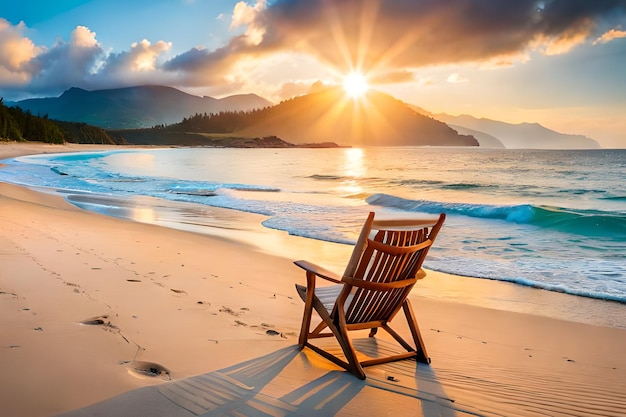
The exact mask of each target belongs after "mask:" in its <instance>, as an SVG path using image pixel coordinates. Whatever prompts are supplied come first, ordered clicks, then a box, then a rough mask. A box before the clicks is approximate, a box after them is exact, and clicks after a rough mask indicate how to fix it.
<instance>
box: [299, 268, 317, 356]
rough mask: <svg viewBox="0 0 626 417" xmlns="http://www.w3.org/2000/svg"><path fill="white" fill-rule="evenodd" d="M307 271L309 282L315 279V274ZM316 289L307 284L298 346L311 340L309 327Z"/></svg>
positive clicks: (302, 345)
mask: <svg viewBox="0 0 626 417" xmlns="http://www.w3.org/2000/svg"><path fill="white" fill-rule="evenodd" d="M309 275H313V274H311V273H310V272H307V283H308V282H310V281H311V280H313V281H314V280H315V275H313V276H309ZM314 297H315V290H314V289H311V288H310V287H309V286H307V291H306V300H305V301H304V313H303V314H302V327H300V337H299V338H298V346H299V347H300V349H303V348H304V346H305V345H306V344H307V341H308V340H309V328H310V327H311V316H312V314H313V298H314Z"/></svg>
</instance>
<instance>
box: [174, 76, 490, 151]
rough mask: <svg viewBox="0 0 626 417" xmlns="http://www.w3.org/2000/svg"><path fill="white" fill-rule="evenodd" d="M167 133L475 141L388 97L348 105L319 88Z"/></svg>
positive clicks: (397, 142) (356, 141) (342, 96)
mask: <svg viewBox="0 0 626 417" xmlns="http://www.w3.org/2000/svg"><path fill="white" fill-rule="evenodd" d="M170 128H171V129H178V130H180V131H185V132H204V133H206V132H216V133H228V134H232V135H236V136H241V137H267V136H278V137H280V138H281V139H283V140H286V141H288V142H290V143H294V144H310V143H325V142H333V143H337V144H339V145H341V146H478V141H477V140H476V139H475V138H474V137H472V136H470V135H460V134H459V133H458V132H456V131H455V130H454V129H451V128H450V127H449V126H448V125H446V124H445V123H443V122H440V121H438V120H435V119H433V118H431V117H427V116H423V115H421V114H419V113H417V112H415V111H414V110H412V109H411V108H409V107H407V105H406V104H405V103H403V102H401V101H399V100H396V99H395V98H393V97H391V96H389V95H387V94H383V93H379V92H375V91H369V92H367V94H366V95H364V96H363V97H361V98H358V99H352V98H349V97H347V96H346V93H345V91H344V90H343V89H342V88H340V87H321V86H318V87H317V88H315V89H313V90H312V91H311V92H310V93H309V94H307V95H303V96H298V97H294V98H291V99H289V100H285V101H283V102H281V103H280V104H277V105H275V106H271V107H266V108H263V109H258V110H254V111H251V112H247V113H245V114H234V115H225V116H223V117H220V116H209V117H200V118H191V119H187V120H184V121H183V122H181V123H179V124H178V125H176V126H171V127H168V128H167V129H166V130H169V129H170Z"/></svg>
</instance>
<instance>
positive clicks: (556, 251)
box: [0, 147, 626, 305]
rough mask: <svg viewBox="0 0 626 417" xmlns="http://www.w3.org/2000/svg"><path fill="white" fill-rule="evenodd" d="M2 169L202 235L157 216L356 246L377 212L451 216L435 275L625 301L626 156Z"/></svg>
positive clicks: (369, 157)
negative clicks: (223, 215)
mask: <svg viewBox="0 0 626 417" xmlns="http://www.w3.org/2000/svg"><path fill="white" fill-rule="evenodd" d="M2 163H3V164H6V166H5V167H4V168H3V169H0V181H5V182H11V183H16V184H21V185H26V186H31V187H45V188H46V189H50V190H55V191H54V192H61V193H63V194H64V195H65V197H66V198H67V199H68V201H70V202H71V203H73V204H75V205H76V206H78V207H81V208H83V209H87V210H94V211H98V212H101V213H104V214H108V215H113V216H118V217H126V218H130V219H133V220H137V221H146V222H152V223H160V224H163V225H166V226H169V227H180V228H185V229H187V230H189V229H191V230H195V231H199V232H203V230H205V229H206V228H207V227H211V226H210V225H208V223H207V222H206V219H203V216H204V214H203V213H204V212H203V211H202V210H193V209H189V210H182V211H181V210H169V211H167V210H166V211H161V212H159V211H158V210H156V211H155V207H158V206H162V207H166V206H168V205H169V206H171V207H174V206H175V207H182V206H181V204H182V205H184V206H185V207H188V208H189V207H196V208H201V207H206V206H214V207H221V208H227V209H232V210H238V211H243V212H249V213H257V214H261V215H264V216H266V219H265V221H264V222H263V226H264V227H265V228H269V229H277V230H281V231H285V232H288V233H289V234H292V235H297V236H302V237H305V238H309V239H317V240H323V241H328V242H336V243H340V244H346V245H350V244H353V243H354V241H355V240H356V235H357V233H358V232H359V228H360V226H361V224H362V222H363V220H364V219H365V217H366V215H367V213H368V212H369V211H376V212H377V215H379V216H399V215H405V214H410V215H417V214H428V215H431V214H437V213H440V212H445V213H446V214H447V220H446V224H445V225H444V228H443V229H442V232H441V233H440V235H439V237H438V239H437V242H436V243H435V246H434V247H433V248H432V250H431V252H430V254H429V258H427V260H426V262H425V267H426V268H428V269H431V270H436V271H441V272H446V273H452V274H456V275H462V276H467V277H473V278H486V279H491V280H497V281H506V282H510V283H514V284H516V285H519V286H525V287H533V288H539V289H543V290H548V291H554V292H561V293H567V294H572V295H575V296H579V297H584V298H590V299H598V300H606V301H607V302H614V303H618V304H622V305H624V304H626V150H609V149H607V150H491V149H476V148H422V147H393V148H391V147H389V148H333V149H300V148H298V149H223V148H166V149H120V150H113V151H107V152H90V153H75V154H43V155H35V156H28V157H19V158H15V159H9V160H5V161H2ZM98 196H99V197H100V198H96V197H98ZM155 202H158V203H155ZM147 206H150V207H152V209H151V210H152V211H150V213H149V215H146V210H145V207H147ZM142 207H143V209H142ZM155 212H156V213H157V214H156V215H155ZM166 212H167V213H170V214H169V215H166V214H164V213H166ZM159 213H161V214H159ZM171 213H178V215H176V216H172V215H171ZM194 213H195V214H194ZM339 272H340V271H339Z"/></svg>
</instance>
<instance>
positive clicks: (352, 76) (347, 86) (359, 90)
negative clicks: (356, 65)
mask: <svg viewBox="0 0 626 417" xmlns="http://www.w3.org/2000/svg"><path fill="white" fill-rule="evenodd" d="M343 89H344V90H345V91H346V94H348V95H349V96H350V97H352V98H359V97H361V96H363V94H365V93H366V92H367V90H369V85H368V84H367V78H366V77H365V75H363V74H361V73H360V72H351V73H349V74H348V75H346V76H345V77H344V79H343Z"/></svg>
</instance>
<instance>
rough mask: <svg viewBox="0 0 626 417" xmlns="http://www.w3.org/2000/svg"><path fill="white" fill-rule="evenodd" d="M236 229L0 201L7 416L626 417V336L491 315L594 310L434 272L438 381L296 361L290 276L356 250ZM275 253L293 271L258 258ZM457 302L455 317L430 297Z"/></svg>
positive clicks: (425, 307) (1, 153)
mask: <svg viewBox="0 0 626 417" xmlns="http://www.w3.org/2000/svg"><path fill="white" fill-rule="evenodd" d="M96 149H107V147H105V146H96V145H63V146H59V145H43V144H41V145H39V144H14V143H9V144H2V143H0V160H1V159H6V158H10V157H15V156H18V155H27V154H35V153H43V152H67V151H80V150H96ZM0 169H1V166H0ZM224 215H225V216H232V214H229V213H225V214H224ZM236 216H237V217H236V218H237V222H238V224H239V226H238V230H230V231H226V232H225V231H224V230H219V228H216V231H215V233H214V234H213V235H209V234H199V233H193V232H185V231H180V230H174V229H170V228H165V227H160V226H156V225H149V224H143V223H139V222H133V221H127V220H121V219H117V218H112V217H107V216H104V215H100V214H96V213H92V212H87V211H83V210H80V209H78V208H76V207H74V206H72V205H70V204H69V203H67V202H66V201H65V200H64V199H63V198H62V197H61V196H58V195H53V194H46V193H41V192H37V191H35V190H30V189H27V188H23V187H18V186H15V185H10V184H4V183H0V369H2V378H0V415H2V416H7V417H9V416H11V417H27V416H28V417H47V416H56V415H64V416H68V417H69V416H85V417H86V416H166V415H167V416H174V417H178V416H181V417H182V416H193V415H206V416H209V415H210V416H213V415H215V416H221V415H238V416H265V415H270V416H285V415H294V416H295V415H320V416H327V415H337V416H352V415H354V416H363V415H372V416H378V415H395V416H435V415H443V416H453V415H481V416H546V415H550V416H589V415H598V416H623V415H626V358H625V357H624V348H625V347H626V330H625V329H622V328H615V327H605V326H598V325H593V324H589V322H585V320H579V321H572V320H564V319H562V318H559V317H558V314H556V313H555V314H541V313H542V311H543V309H542V308H541V307H539V308H537V309H536V311H526V312H520V311H513V310H515V308H514V306H511V308H504V307H507V306H502V305H498V304H497V303H487V302H483V301H482V300H484V298H485V294H493V292H500V293H506V292H511V293H515V294H517V295H519V296H520V297H533V296H536V297H537V298H538V299H541V300H542V301H541V303H540V304H538V305H540V306H541V305H543V306H548V305H555V306H556V305H564V304H568V303H569V304H571V303H574V304H575V303H577V302H580V303H581V305H582V304H585V303H589V302H590V301H589V300H584V299H580V298H577V297H572V296H567V295H564V294H557V293H547V292H545V291H540V290H533V289H528V288H520V287H517V286H514V285H512V284H503V283H497V282H493V281H487V280H468V279H464V278H460V277H454V276H448V275H446V274H441V273H438V272H432V271H429V272H428V276H427V277H426V278H425V280H424V284H423V288H424V290H423V291H421V290H420V285H422V284H421V283H420V284H419V285H418V286H416V288H415V289H414V290H413V293H412V295H411V299H412V303H413V306H414V308H415V312H416V315H417V317H418V321H419V324H420V326H421V330H422V335H423V337H424V339H425V343H426V346H427V348H428V352H429V354H430V356H431V358H432V364H431V365H430V366H426V365H422V364H419V365H418V364H416V363H415V362H413V361H403V362H398V363H395V364H388V365H380V366H374V367H371V368H367V369H366V373H367V376H368V378H367V379H366V380H365V381H360V380H358V379H357V378H355V377H353V376H352V375H350V374H347V373H345V372H343V371H342V370H341V369H339V368H337V367H336V366H334V365H332V364H331V363H330V362H327V361H325V360H323V359H322V358H320V357H319V356H317V355H316V354H315V353H313V352H312V351H309V350H308V349H305V350H303V351H299V350H298V349H297V336H298V331H299V327H300V322H301V314H302V308H303V305H302V302H301V301H300V299H299V298H298V297H297V294H296V291H295V289H294V284H295V283H300V284H303V283H305V277H304V273H303V272H302V271H301V270H300V269H298V268H297V267H295V266H294V265H293V260H295V259H302V258H304V259H309V260H312V261H315V262H317V263H320V264H325V259H327V258H332V263H331V265H330V267H334V266H336V263H337V259H340V258H342V257H343V256H344V255H345V256H346V261H347V256H348V255H349V252H350V248H349V247H344V246H341V245H333V244H326V243H322V242H311V241H308V240H305V239H302V238H297V237H291V236H287V235H286V234H282V233H279V232H276V233H273V232H270V231H263V230H261V229H262V228H261V226H260V222H261V220H262V216H257V215H248V214H236ZM444 228H445V226H444ZM255 239H256V240H255ZM264 239H267V242H273V240H277V241H278V240H280V241H281V244H282V245H283V246H288V247H290V248H291V251H292V253H294V255H293V256H294V257H289V256H280V253H278V252H276V251H275V252H274V253H268V251H267V250H265V251H264V250H262V248H261V247H260V246H258V245H260V244H263V243H264V242H259V241H263V240H264ZM298 252H302V253H300V254H299V256H295V253H298ZM337 272H341V270H338V271H337ZM468 281H471V283H468ZM453 284H454V285H456V287H455V288H450V286H451V285H453ZM450 291H453V292H455V293H456V296H455V297H454V299H455V301H454V302H453V301H448V300H445V299H441V298H440V297H437V296H436V294H437V292H442V293H445V292H450ZM459 291H461V292H463V291H467V297H466V299H465V301H464V300H463V298H462V297H459V295H458V292H459ZM459 298H461V300H460V301H459ZM596 302H598V303H601V301H596ZM611 308H612V309H613V311H616V313H615V314H619V312H623V311H625V309H624V306H622V305H617V304H616V305H612V307H611ZM556 310H558V308H556ZM547 313H549V312H547ZM398 322H399V323H398V328H399V329H400V330H401V332H402V331H405V332H408V329H407V328H406V326H404V325H403V323H402V320H398ZM405 334H406V333H405ZM355 339H356V340H355V344H356V345H357V347H359V348H362V349H363V350H365V351H367V350H368V349H369V350H372V349H388V348H391V346H392V344H391V342H390V340H389V339H387V338H386V337H385V336H384V335H380V337H377V341H376V342H372V340H371V339H368V338H367V332H364V333H363V334H358V333H357V334H356V335H355ZM324 343H327V344H328V347H329V348H330V349H333V341H332V340H330V339H328V340H327V342H326V341H325V342H324ZM372 343H376V344H375V345H372Z"/></svg>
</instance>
